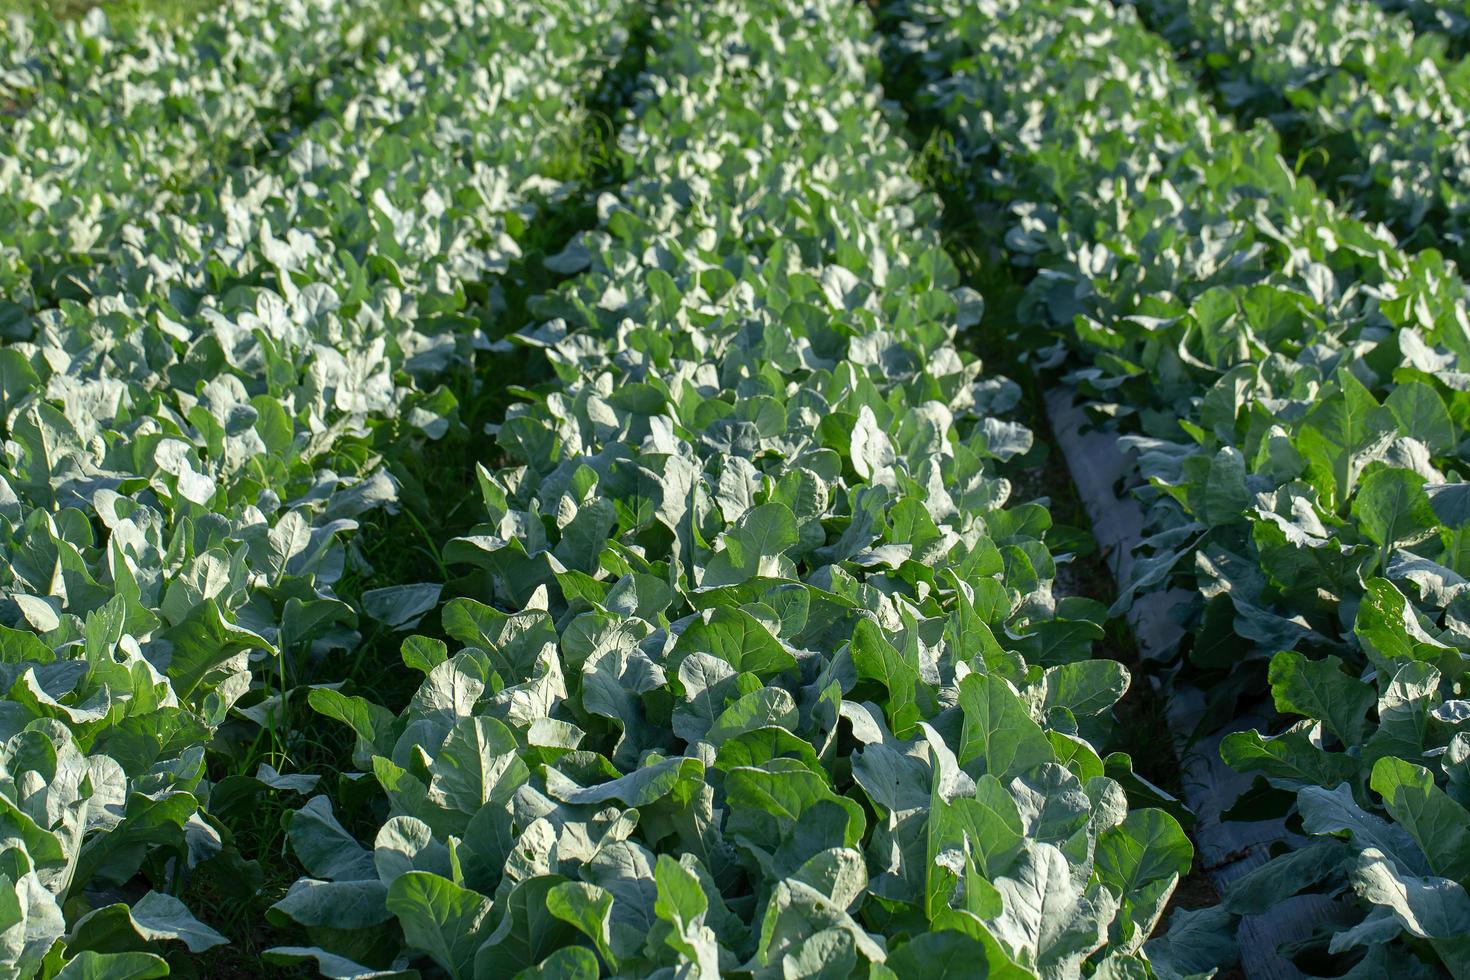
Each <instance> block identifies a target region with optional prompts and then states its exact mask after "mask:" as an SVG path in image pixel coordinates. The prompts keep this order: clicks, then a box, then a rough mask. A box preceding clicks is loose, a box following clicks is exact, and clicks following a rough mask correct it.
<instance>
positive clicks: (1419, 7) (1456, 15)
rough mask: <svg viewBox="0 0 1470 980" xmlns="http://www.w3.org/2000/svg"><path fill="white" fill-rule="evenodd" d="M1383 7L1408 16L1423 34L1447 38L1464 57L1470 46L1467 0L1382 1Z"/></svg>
mask: <svg viewBox="0 0 1470 980" xmlns="http://www.w3.org/2000/svg"><path fill="white" fill-rule="evenodd" d="M1380 6H1381V7H1383V9H1385V10H1388V11H1391V12H1393V13H1403V14H1406V15H1407V16H1408V17H1409V18H1410V19H1411V20H1412V21H1413V22H1414V27H1415V29H1417V30H1419V31H1422V32H1426V33H1427V32H1435V33H1439V34H1443V35H1444V36H1445V37H1447V38H1448V39H1449V41H1450V46H1451V47H1450V49H1451V51H1453V52H1454V53H1455V54H1456V55H1458V56H1460V57H1463V56H1464V55H1465V51H1466V48H1467V46H1470V7H1467V6H1466V5H1465V3H1464V0H1382V2H1381V3H1380Z"/></svg>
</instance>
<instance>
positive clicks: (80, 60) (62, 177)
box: [0, 0, 408, 335]
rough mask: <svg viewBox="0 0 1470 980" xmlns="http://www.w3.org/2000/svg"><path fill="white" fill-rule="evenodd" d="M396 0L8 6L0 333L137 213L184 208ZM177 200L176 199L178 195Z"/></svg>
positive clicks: (78, 290) (380, 21)
mask: <svg viewBox="0 0 1470 980" xmlns="http://www.w3.org/2000/svg"><path fill="white" fill-rule="evenodd" d="M407 7H408V5H407V4H403V3H399V2H398V0H384V2H383V3H357V2H348V0H247V2H242V3H230V4H219V5H214V6H211V7H209V8H208V9H206V10H202V11H200V12H199V13H198V15H196V16H194V17H190V18H188V19H186V20H182V21H181V22H179V23H178V24H171V23H163V22H161V21H160V19H159V18H156V17H146V16H145V17H140V16H136V15H133V16H118V17H117V18H116V26H114V24H113V23H112V22H110V21H109V20H108V18H107V15H106V14H105V13H104V12H103V10H102V9H101V8H94V9H93V10H92V11H91V12H90V13H89V14H88V15H87V16H86V17H84V18H82V19H80V20H66V21H62V22H59V23H58V22H56V21H55V20H53V19H51V17H50V16H49V15H47V14H45V13H44V12H41V11H38V12H37V13H36V14H35V15H34V16H33V17H29V18H28V17H23V16H21V15H19V14H11V15H9V16H8V17H7V19H6V21H5V24H4V26H5V29H6V40H5V42H4V45H3V47H0V112H4V113H5V115H6V116H7V117H9V118H6V119H5V122H4V125H0V188H3V190H0V335H10V334H12V333H13V332H14V330H15V327H16V321H17V319H18V318H20V317H22V316H23V315H24V314H25V313H26V312H28V311H29V310H31V309H33V308H35V307H36V306H37V305H41V306H44V305H48V304H50V303H53V302H54V301H55V300H57V299H58V298H60V297H68V296H69V297H77V296H79V295H82V296H84V295H85V290H84V289H83V288H82V287H80V286H79V285H77V284H76V283H74V282H73V281H72V280H73V279H74V278H75V277H76V276H78V275H82V274H85V268H86V266H88V265H90V264H92V263H95V262H97V261H102V260H105V257H106V255H107V254H108V252H109V251H110V250H111V249H112V248H114V247H115V246H116V244H117V243H118V241H119V240H120V239H122V238H124V237H126V234H127V233H126V229H127V227H128V226H129V225H131V224H133V223H134V222H135V221H137V220H139V217H140V216H144V215H150V214H153V213H155V212H157V211H159V210H161V209H167V208H174V209H176V210H185V211H186V210H187V209H188V205H189V201H188V198H189V191H190V190H192V189H193V188H194V186H195V185H196V184H197V183H199V182H201V181H202V182H204V183H206V184H207V183H209V182H212V181H214V180H217V179H218V178H219V176H220V174H219V171H220V170H221V169H223V168H225V167H226V166H227V165H228V164H229V163H230V161H232V160H235V159H239V158H241V157H242V154H243V152H244V151H245V150H247V149H249V148H251V147H257V148H259V147H268V145H269V142H270V138H271V137H272V136H273V135H275V134H276V133H278V132H280V131H282V130H283V129H285V128H289V124H290V120H289V118H288V113H289V111H290V110H291V109H292V107H293V99H294V98H296V97H297V96H298V94H299V93H301V92H302V91H305V92H306V93H309V92H310V90H311V88H312V86H313V85H314V84H315V83H316V82H317V81H318V79H320V78H321V77H322V76H323V75H326V76H330V75H331V74H333V72H334V70H335V69H337V68H340V67H341V65H342V64H343V63H350V61H351V60H352V58H353V57H354V56H355V54H356V53H357V50H358V49H359V48H360V47H361V45H362V44H363V43H364V42H365V41H366V40H367V39H368V37H369V36H370V33H371V31H373V30H376V29H379V28H381V27H383V26H384V25H385V24H386V23H390V22H396V21H401V20H403V19H404V18H405V17H406V16H407V14H406V11H407ZM181 198H182V199H183V200H180V199H181Z"/></svg>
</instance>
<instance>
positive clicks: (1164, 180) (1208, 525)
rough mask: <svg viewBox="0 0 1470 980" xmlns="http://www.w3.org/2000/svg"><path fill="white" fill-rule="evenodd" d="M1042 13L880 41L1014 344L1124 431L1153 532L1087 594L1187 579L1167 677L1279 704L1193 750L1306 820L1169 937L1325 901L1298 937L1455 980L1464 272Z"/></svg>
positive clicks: (1153, 76)
mask: <svg viewBox="0 0 1470 980" xmlns="http://www.w3.org/2000/svg"><path fill="white" fill-rule="evenodd" d="M1042 7H1044V8H1045V9H1044V12H1043V10H1042ZM1042 7H1038V5H1036V4H1026V5H1021V4H1010V3H997V4H986V5H983V6H981V7H978V8H974V9H966V10H963V11H959V10H955V9H954V8H952V7H950V6H948V5H943V4H926V3H914V4H908V5H904V6H903V7H902V8H901V14H902V15H903V16H905V17H906V18H907V26H906V27H905V28H904V29H903V37H904V40H905V47H906V49H907V53H908V55H909V58H910V59H911V60H910V62H909V64H910V65H911V66H912V70H915V71H920V72H923V73H925V74H926V75H927V76H928V77H930V78H931V79H932V80H933V81H932V84H931V86H930V87H929V89H928V91H927V97H926V100H927V102H928V104H929V105H930V106H931V107H932V109H933V111H935V112H936V113H938V114H939V116H940V117H941V119H942V120H943V121H944V123H945V125H946V126H947V129H948V132H949V133H951V134H952V135H953V138H954V140H955V143H956V146H957V147H958V149H959V152H960V153H961V154H962V155H963V157H964V159H965V161H966V165H967V170H966V172H967V173H968V174H970V175H971V180H972V183H971V187H972V188H973V193H974V194H975V195H976V198H977V199H979V200H982V201H988V202H992V203H994V204H996V205H998V206H1001V207H1005V208H1007V209H1009V211H1010V213H1011V214H1012V216H1013V220H1012V223H1011V224H1010V227H1009V228H1008V230H1007V232H1006V239H1005V245H1006V247H1007V249H1008V250H1009V252H1010V254H1011V256H1012V260H1013V261H1014V262H1015V263H1016V264H1017V266H1018V267H1020V268H1022V269H1025V270H1026V272H1027V274H1028V276H1029V283H1028V285H1027V289H1026V298H1025V301H1024V302H1023V304H1022V306H1021V310H1022V316H1023V318H1024V319H1025V321H1026V322H1028V323H1031V324H1033V325H1034V326H1035V327H1037V328H1042V329H1047V330H1048V331H1050V332H1051V335H1052V336H1053V337H1055V338H1056V341H1055V346H1053V347H1052V348H1051V349H1050V350H1047V349H1046V346H1045V344H1044V343H1038V345H1037V347H1038V356H1040V357H1043V358H1044V357H1046V356H1048V355H1051V356H1052V358H1053V359H1054V360H1055V359H1064V360H1065V362H1066V363H1067V364H1068V365H1069V366H1070V367H1071V368H1072V370H1071V371H1070V372H1069V374H1068V379H1069V381H1070V382H1071V383H1073V384H1075V385H1076V386H1077V387H1078V389H1079V390H1080V391H1081V392H1082V393H1083V394H1084V396H1085V397H1086V398H1087V399H1088V400H1089V402H1090V404H1091V406H1092V408H1093V409H1094V410H1095V412H1096V413H1097V414H1098V415H1099V416H1100V417H1104V418H1110V419H1111V420H1112V421H1113V422H1115V423H1117V424H1118V425H1119V427H1120V429H1121V430H1122V431H1125V432H1131V433H1133V434H1131V435H1128V436H1127V437H1126V438H1125V439H1124V443H1125V445H1127V446H1130V447H1131V448H1133V449H1134V450H1136V451H1137V453H1138V472H1139V475H1140V476H1141V477H1142V478H1143V480H1145V481H1146V482H1145V483H1143V484H1142V485H1141V486H1140V487H1139V490H1138V492H1139V494H1140V496H1141V497H1142V498H1143V499H1144V500H1145V502H1146V503H1147V505H1148V507H1149V517H1150V523H1151V530H1152V532H1153V533H1152V536H1151V537H1149V538H1148V539H1147V540H1145V541H1143V542H1142V543H1141V544H1140V553H1139V555H1138V558H1137V560H1135V561H1134V563H1133V568H1134V569H1135V573H1136V574H1135V578H1134V580H1133V581H1130V582H1126V583H1123V584H1124V587H1125V589H1124V592H1123V594H1122V596H1121V597H1120V599H1119V601H1118V603H1117V604H1116V606H1115V608H1114V612H1115V613H1121V612H1124V611H1126V610H1127V608H1128V606H1129V604H1130V602H1131V601H1132V597H1133V596H1134V595H1135V594H1137V593H1138V592H1140V591H1146V590H1152V589H1157V588H1162V587H1164V586H1166V585H1168V584H1170V583H1171V582H1172V581H1175V580H1181V581H1184V582H1187V583H1189V584H1190V585H1191V586H1192V587H1194V588H1195V589H1196V590H1197V593H1198V599H1197V601H1196V603H1195V605H1194V608H1193V609H1192V610H1187V612H1188V616H1189V618H1188V619H1187V621H1186V625H1187V630H1186V635H1185V642H1183V643H1182V644H1181V645H1180V647H1179V649H1178V650H1177V651H1176V652H1175V656H1176V658H1177V662H1178V664H1179V667H1180V671H1181V673H1179V674H1176V675H1174V676H1173V678H1172V680H1171V683H1173V684H1175V685H1183V684H1184V683H1186V682H1188V681H1189V679H1191V678H1192V679H1193V683H1194V684H1196V685H1198V686H1200V687H1202V688H1204V690H1205V691H1206V692H1207V693H1208V694H1209V695H1210V699H1211V700H1210V704H1209V706H1208V710H1207V712H1206V714H1205V717H1204V721H1205V722H1206V723H1208V722H1209V720H1210V718H1212V717H1213V718H1214V719H1215V722H1216V723H1219V722H1221V721H1224V720H1226V719H1228V718H1229V717H1230V716H1231V715H1232V714H1233V712H1234V711H1235V710H1237V708H1238V705H1239V702H1240V701H1241V700H1242V699H1249V697H1250V695H1251V694H1252V693H1253V692H1257V691H1259V692H1262V693H1264V692H1266V691H1267V690H1269V694H1270V696H1271V697H1272V698H1273V699H1274V702H1275V707H1276V709H1277V710H1278V711H1279V712H1281V714H1282V715H1284V716H1286V717H1287V718H1289V719H1293V720H1294V723H1293V724H1291V725H1290V726H1289V727H1285V728H1283V729H1281V730H1269V731H1245V732H1239V733H1235V734H1230V735H1228V736H1227V737H1226V738H1225V739H1224V742H1223V743H1222V746H1221V751H1222V752H1223V754H1224V758H1225V761H1227V762H1228V763H1230V764H1231V765H1232V766H1234V767H1236V768H1238V769H1241V770H1243V771H1245V772H1250V773H1257V774H1259V775H1261V776H1262V777H1263V782H1262V783H1261V784H1260V789H1259V791H1258V792H1256V793H1254V794H1252V796H1251V798H1250V799H1249V800H1248V801H1247V802H1248V805H1247V806H1245V807H1243V808H1242V811H1243V812H1242V811H1237V814H1236V815H1237V816H1240V817H1243V818H1245V819H1247V820H1249V819H1260V818H1263V817H1270V816H1277V815H1282V814H1288V813H1289V814H1291V815H1292V825H1293V826H1299V827H1300V831H1301V832H1302V833H1303V834H1305V835H1306V836H1305V838H1301V837H1297V838H1293V840H1295V841H1296V846H1293V847H1292V848H1291V849H1290V850H1289V852H1288V853H1286V854H1284V855H1282V856H1281V857H1279V858H1276V859H1275V860H1272V861H1270V862H1269V863H1267V864H1265V865H1264V866H1263V867H1261V868H1259V869H1257V870H1254V871H1252V872H1251V873H1250V874H1249V875H1247V876H1246V877H1245V878H1244V879H1242V880H1241V881H1240V882H1239V884H1238V885H1237V886H1236V887H1235V888H1234V889H1232V890H1231V891H1230V892H1229V893H1227V895H1226V897H1225V903H1224V905H1223V906H1222V907H1221V908H1219V909H1215V910H1210V911H1209V912H1205V913H1197V915H1198V916H1209V917H1210V918H1209V919H1208V920H1203V921H1208V922H1209V923H1210V925H1209V927H1208V929H1207V930H1204V929H1203V926H1202V925H1201V923H1200V922H1196V927H1197V928H1201V929H1202V931H1208V932H1211V933H1218V932H1220V931H1223V930H1225V929H1226V928H1227V926H1228V921H1229V917H1230V916H1231V915H1238V914H1244V913H1256V912H1262V911H1265V910H1267V909H1269V908H1270V907H1271V906H1273V905H1274V904H1276V903H1277V902H1280V901H1282V900H1285V899H1287V898H1288V897H1290V896H1292V895H1295V894H1297V893H1298V892H1301V891H1303V890H1317V891H1321V892H1323V893H1326V894H1334V895H1351V896H1352V897H1353V898H1354V899H1355V900H1356V903H1357V911H1356V912H1353V913H1348V912H1347V911H1346V910H1345V909H1344V908H1341V907H1339V908H1337V909H1335V910H1334V912H1333V915H1334V916H1335V920H1334V924H1332V925H1331V926H1329V927H1328V928H1326V929H1324V930H1322V931H1321V932H1319V934H1318V936H1317V938H1315V939H1312V940H1309V941H1308V942H1307V943H1306V945H1307V946H1308V947H1315V948H1316V949H1317V950H1318V951H1320V953H1321V954H1323V955H1331V954H1341V955H1343V956H1344V959H1346V960H1347V961H1349V962H1351V960H1352V959H1354V958H1356V957H1358V956H1363V957H1364V958H1363V959H1362V960H1361V962H1360V963H1359V968H1361V969H1364V970H1370V971H1373V972H1377V971H1380V970H1381V971H1385V972H1387V971H1396V970H1399V969H1411V970H1412V969H1424V968H1425V967H1424V966H1423V961H1422V960H1420V959H1419V958H1418V955H1417V951H1419V950H1422V949H1426V948H1432V949H1433V950H1434V951H1435V954H1436V955H1437V957H1438V959H1439V961H1440V962H1441V963H1442V964H1443V965H1444V967H1447V968H1449V969H1450V970H1451V971H1452V972H1457V973H1463V972H1464V971H1465V970H1466V969H1467V968H1470V961H1467V960H1466V959H1465V952H1464V951H1465V948H1466V946H1465V943H1466V938H1467V935H1470V933H1467V926H1470V919H1465V918H1463V917H1462V916H1461V912H1462V911H1466V910H1470V906H1467V905H1466V904H1465V902H1466V899H1465V895H1464V890H1463V887H1462V883H1461V882H1460V880H1459V879H1461V878H1462V877H1463V876H1464V871H1463V869H1462V868H1461V867H1460V866H1459V862H1460V861H1461V860H1462V855H1463V853H1464V852H1463V850H1462V848H1461V846H1460V844H1459V843H1458V841H1459V840H1460V836H1459V835H1460V834H1461V833H1463V830H1459V829H1455V828H1464V827H1467V826H1470V812H1467V811H1466V809H1465V806H1464V804H1465V803H1466V798H1465V796H1464V795H1463V793H1462V791H1461V790H1460V788H1459V787H1460V786H1461V784H1462V781H1463V776H1462V775H1461V774H1460V768H1461V766H1462V765H1463V763H1462V762H1461V759H1462V758H1463V757H1464V755H1465V752H1464V746H1465V745H1466V744H1470V743H1466V742H1465V741H1464V740H1465V738H1466V735H1465V734H1464V733H1463V732H1460V731H1459V730H1458V726H1459V722H1458V720H1457V719H1458V717H1459V714H1458V710H1459V709H1458V706H1459V704H1460V703H1461V702H1460V701H1459V700H1458V697H1459V690H1460V683H1461V678H1462V676H1463V667H1462V666H1460V664H1461V661H1462V660H1463V653H1462V651H1463V649H1464V647H1465V633H1464V630H1463V619H1462V617H1463V612H1462V608H1463V605H1462V604H1463V600H1462V599H1460V594H1461V591H1462V590H1461V588H1460V587H1459V586H1458V584H1457V583H1460V582H1462V581H1463V579H1462V578H1461V572H1462V571H1464V570H1465V568H1466V565H1465V555H1464V551H1463V542H1464V535H1465V526H1466V519H1465V514H1464V512H1463V511H1462V510H1461V509H1460V503H1459V502H1460V500H1461V498H1462V497H1463V495H1464V491H1465V485H1464V484H1463V483H1461V482H1457V481H1459V480H1460V478H1461V477H1460V474H1462V473H1463V466H1464V458H1463V455H1462V452H1463V441H1462V439H1463V433H1464V431H1465V420H1466V411H1467V408H1470V403H1467V402H1466V401H1465V398H1466V395H1465V390H1464V387H1463V385H1462V384H1460V383H1459V382H1458V379H1460V378H1462V377H1463V374H1462V372H1463V365H1464V364H1465V363H1466V358H1467V356H1470V334H1467V331H1466V323H1467V321H1466V317H1465V292H1464V285H1463V283H1462V282H1461V280H1460V279H1459V276H1458V273H1457V272H1456V270H1455V268H1454V267H1453V266H1452V265H1446V264H1445V263H1444V262H1443V261H1442V260H1441V259H1440V258H1438V257H1437V256H1435V255H1433V254H1432V253H1422V254H1420V255H1417V256H1408V255H1405V254H1404V253H1403V252H1402V251H1401V250H1399V249H1398V247H1397V245H1396V244H1395V242H1394V241H1393V240H1392V238H1390V237H1389V236H1388V235H1387V234H1386V233H1384V232H1382V231H1379V230H1375V229H1374V228H1372V227H1369V226H1366V225H1363V224H1361V223H1359V222H1358V221H1356V220H1354V219H1352V218H1350V217H1348V216H1346V215H1344V214H1343V213H1342V212H1340V211H1339V210H1338V209H1337V208H1335V207H1334V206H1333V205H1332V204H1331V203H1330V202H1328V201H1327V200H1325V199H1324V198H1322V197H1321V196H1320V195H1319V194H1318V193H1317V191H1316V190H1315V188H1314V187H1313V185H1312V184H1311V183H1310V182H1309V181H1306V180H1301V179H1298V178H1296V177H1295V176H1294V175H1293V174H1292V173H1291V172H1290V170H1289V169H1288V168H1287V167H1286V166H1285V164H1284V163H1283V161H1282V160H1281V159H1280V157H1279V143H1278V141H1277V138H1276V136H1275V134H1274V133H1272V132H1270V131H1269V130H1268V129H1266V128H1265V127H1264V126H1257V127H1254V128H1252V129H1249V130H1244V131H1242V130H1239V129H1237V128H1236V127H1235V126H1234V125H1232V124H1231V122H1230V121H1229V120H1228V119H1223V118H1221V117H1220V116H1218V115H1217V114H1216V113H1215V112H1214V111H1213V110H1212V109H1211V107H1210V105H1209V103H1208V102H1207V101H1205V100H1204V98H1203V97H1202V96H1201V95H1200V93H1199V92H1198V91H1197V90H1196V89H1195V88H1194V86H1193V84H1192V82H1191V80H1190V79H1189V78H1188V77H1187V76H1185V75H1183V74H1182V73H1181V72H1180V71H1179V69H1178V68H1177V67H1176V66H1175V65H1174V63H1173V61H1172V58H1171V52H1170V51H1169V49H1168V47H1167V46H1166V45H1165V44H1164V43H1163V42H1162V40H1161V39H1160V38H1158V37H1157V36H1154V35H1151V34H1149V33H1148V32H1147V31H1146V30H1144V29H1143V28H1142V26H1141V25H1140V24H1139V23H1138V21H1137V18H1136V17H1135V16H1134V13H1133V11H1132V10H1131V9H1130V8H1122V9H1115V8H1113V7H1112V6H1110V5H1108V4H1102V3H1099V4H1086V5H1069V4H1056V5H1050V6H1047V5H1042ZM1457 602H1458V603H1460V604H1458V605H1457ZM1181 612H1186V610H1176V613H1181ZM1431 894H1432V895H1433V896H1434V898H1433V899H1432V900H1430V899H1429V896H1430V895H1431ZM1423 901H1430V903H1431V904H1432V905H1433V906H1434V907H1435V909H1436V915H1438V914H1439V913H1443V915H1442V916H1440V917H1438V918H1436V919H1435V920H1434V922H1433V923H1430V922H1428V921H1426V920H1425V919H1424V918H1422V917H1421V915H1422V914H1423V913H1424V912H1425V911H1426V909H1425V907H1424V906H1423V905H1422V904H1419V903H1421V902H1423ZM1441 903H1443V904H1441ZM1196 951H1198V950H1196ZM1309 951H1310V950H1309ZM1211 965H1215V964H1211Z"/></svg>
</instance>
